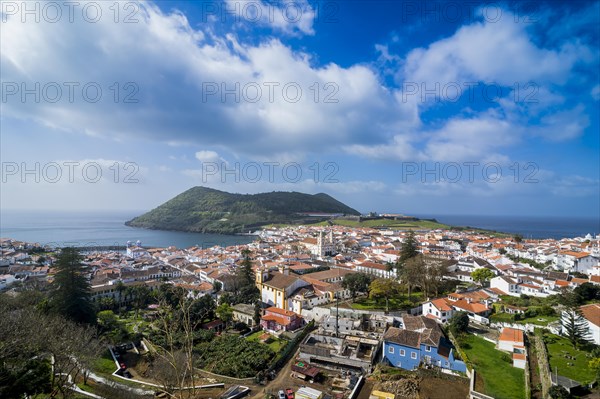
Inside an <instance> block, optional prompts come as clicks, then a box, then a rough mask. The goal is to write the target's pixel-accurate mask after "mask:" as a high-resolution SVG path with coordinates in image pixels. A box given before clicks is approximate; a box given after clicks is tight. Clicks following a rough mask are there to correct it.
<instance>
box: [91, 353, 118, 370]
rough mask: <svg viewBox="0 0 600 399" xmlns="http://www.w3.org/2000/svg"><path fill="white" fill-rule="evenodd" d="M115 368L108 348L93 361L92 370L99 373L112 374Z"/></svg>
mask: <svg viewBox="0 0 600 399" xmlns="http://www.w3.org/2000/svg"><path fill="white" fill-rule="evenodd" d="M116 369H117V366H116V365H115V362H114V361H113V358H112V356H111V355H110V352H109V351H108V349H107V350H106V351H105V352H104V353H103V354H102V356H101V357H99V358H98V359H96V361H95V362H94V371H96V372H98V373H100V374H112V373H114V372H115V370H116Z"/></svg>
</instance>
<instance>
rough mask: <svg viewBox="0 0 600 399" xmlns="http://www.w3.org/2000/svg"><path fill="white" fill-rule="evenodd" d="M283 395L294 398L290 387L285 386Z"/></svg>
mask: <svg viewBox="0 0 600 399" xmlns="http://www.w3.org/2000/svg"><path fill="white" fill-rule="evenodd" d="M285 396H286V398H287V399H294V390H293V389H291V388H286V390H285Z"/></svg>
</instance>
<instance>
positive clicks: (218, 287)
mask: <svg viewBox="0 0 600 399" xmlns="http://www.w3.org/2000/svg"><path fill="white" fill-rule="evenodd" d="M213 288H214V290H215V292H219V291H221V288H223V283H221V282H220V281H215V283H214V284H213Z"/></svg>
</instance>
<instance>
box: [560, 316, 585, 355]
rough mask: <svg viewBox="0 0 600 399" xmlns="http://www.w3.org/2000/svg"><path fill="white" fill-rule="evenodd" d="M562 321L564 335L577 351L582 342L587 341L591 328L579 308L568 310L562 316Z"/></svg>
mask: <svg viewBox="0 0 600 399" xmlns="http://www.w3.org/2000/svg"><path fill="white" fill-rule="evenodd" d="M561 321H562V327H563V333H564V335H565V336H566V337H567V338H568V339H569V341H571V344H572V345H573V348H575V349H577V348H578V347H579V343H580V342H582V341H587V338H588V335H589V333H590V331H589V327H588V325H587V322H586V321H585V319H584V318H583V316H581V311H580V310H579V309H578V308H567V309H566V310H565V311H564V312H563V314H562V317H561Z"/></svg>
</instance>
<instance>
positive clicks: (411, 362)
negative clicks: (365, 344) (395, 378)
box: [381, 316, 467, 373]
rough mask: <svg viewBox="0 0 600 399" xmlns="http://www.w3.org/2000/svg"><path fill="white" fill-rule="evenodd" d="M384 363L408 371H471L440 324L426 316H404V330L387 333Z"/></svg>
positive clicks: (394, 329) (397, 329)
mask: <svg viewBox="0 0 600 399" xmlns="http://www.w3.org/2000/svg"><path fill="white" fill-rule="evenodd" d="M381 360H382V361H384V362H388V363H389V364H390V365H392V366H394V367H400V368H403V369H406V370H414V369H416V368H418V367H419V365H421V364H424V365H431V366H435V367H440V368H444V369H448V370H453V371H459V372H463V373H464V372H466V371H467V366H466V365H465V363H464V362H463V361H462V360H458V359H456V358H455V357H454V348H453V347H452V344H451V343H450V341H448V340H447V339H446V337H445V336H444V333H443V332H442V329H441V328H440V326H439V324H438V323H436V322H435V320H432V319H429V318H427V317H424V316H404V317H403V318H402V326H401V328H396V327H390V328H389V329H388V330H387V331H386V333H385V334H384V336H383V353H382V359H381Z"/></svg>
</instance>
